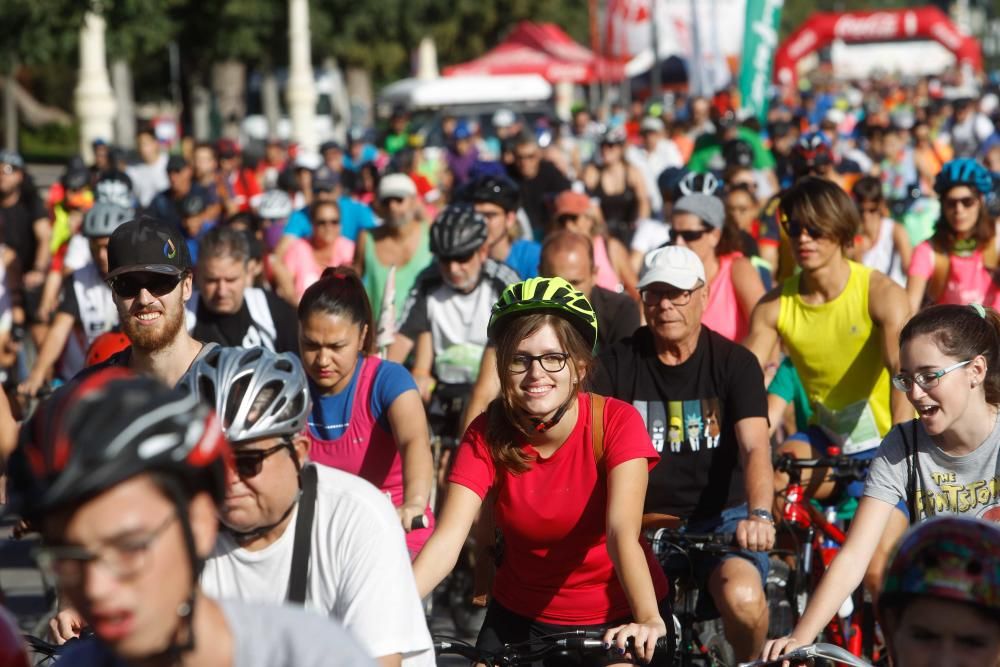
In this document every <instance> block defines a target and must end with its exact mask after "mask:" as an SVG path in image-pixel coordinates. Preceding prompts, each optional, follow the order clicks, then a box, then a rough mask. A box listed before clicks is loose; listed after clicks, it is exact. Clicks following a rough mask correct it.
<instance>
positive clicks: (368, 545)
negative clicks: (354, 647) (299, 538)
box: [201, 466, 434, 667]
mask: <svg viewBox="0 0 1000 667" xmlns="http://www.w3.org/2000/svg"><path fill="white" fill-rule="evenodd" d="M316 472H317V473H318V486H317V494H316V515H315V518H314V520H313V531H312V552H311V556H310V563H309V572H310V576H309V582H308V584H307V586H306V601H305V606H306V609H312V610H315V611H319V612H322V613H324V614H328V615H330V616H332V617H334V618H335V619H337V620H338V621H340V622H341V623H343V624H344V626H345V627H346V628H347V629H348V630H349V631H350V632H351V634H353V635H354V637H355V638H357V640H358V641H359V642H360V643H361V645H362V647H364V649H365V651H367V652H368V653H369V654H371V655H373V656H383V655H392V654H394V653H401V654H403V665H405V666H406V667H417V666H422V665H433V664H434V650H433V647H432V645H431V636H430V633H429V632H428V631H427V621H426V620H425V618H424V611H423V607H422V606H421V603H420V597H419V595H418V594H417V585H416V582H415V581H414V579H413V569H412V567H411V565H410V558H409V553H408V552H407V550H406V540H405V537H404V534H403V528H402V526H401V525H400V524H399V518H398V517H397V515H396V511H395V510H394V509H393V507H392V505H391V504H390V503H389V501H388V499H387V498H386V497H385V496H384V495H382V494H381V493H380V492H379V491H378V489H376V488H375V487H374V486H372V485H371V484H369V483H368V482H366V481H365V480H363V479H361V478H360V477H356V476H354V475H351V474H349V473H346V472H343V471H341V470H335V469H333V468H329V467H327V466H317V471H316ZM297 519H298V508H296V510H295V511H293V513H292V520H291V521H290V522H289V524H288V528H286V529H285V532H284V534H283V535H282V536H281V537H280V538H278V540H277V541H276V542H274V543H273V544H271V545H268V546H267V547H266V548H264V549H262V550H260V551H247V550H246V549H241V548H240V547H238V546H237V545H236V542H235V541H234V540H233V538H232V537H231V536H229V535H227V534H222V535H220V538H219V541H218V543H217V544H216V546H215V550H214V552H213V553H212V555H211V556H210V557H209V558H208V560H207V562H206V563H205V569H204V571H203V572H202V575H201V585H202V587H203V589H204V590H205V592H206V593H207V594H208V595H210V596H212V597H219V598H233V599H238V600H263V601H266V602H274V603H281V602H284V601H285V599H286V598H287V595H288V575H289V571H290V570H291V566H292V547H293V543H294V539H295V524H296V521H297Z"/></svg>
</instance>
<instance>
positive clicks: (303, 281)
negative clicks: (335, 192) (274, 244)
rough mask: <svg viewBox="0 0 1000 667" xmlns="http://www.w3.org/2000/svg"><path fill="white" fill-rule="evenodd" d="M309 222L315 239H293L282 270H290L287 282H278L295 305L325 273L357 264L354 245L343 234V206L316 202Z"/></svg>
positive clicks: (286, 296) (287, 273) (284, 293)
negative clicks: (341, 221) (341, 217)
mask: <svg viewBox="0 0 1000 667" xmlns="http://www.w3.org/2000/svg"><path fill="white" fill-rule="evenodd" d="M309 220H310V221H311V222H312V236H311V237H310V238H309V240H306V239H300V238H295V239H293V240H292V241H291V243H289V245H288V248H287V250H285V255H284V257H283V258H282V259H283V262H282V264H283V266H284V267H287V268H286V269H285V271H283V272H282V274H283V277H285V278H286V279H285V280H284V281H280V282H279V284H278V285H277V289H278V292H279V293H280V294H281V295H282V296H283V297H284V298H285V299H287V300H288V301H290V302H291V303H293V304H296V303H298V302H299V299H301V298H302V294H303V293H304V292H305V291H306V288H307V287H309V286H310V285H312V284H313V283H314V282H316V281H317V280H319V277H320V274H322V273H323V270H324V269H326V268H329V267H335V266H351V264H352V263H353V261H354V241H352V240H350V239H349V238H347V237H346V236H343V235H341V233H340V230H341V226H340V206H339V205H338V204H337V202H336V201H316V202H314V203H313V205H312V206H311V207H310V209H309ZM289 279H290V280H289Z"/></svg>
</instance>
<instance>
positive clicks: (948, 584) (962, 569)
mask: <svg viewBox="0 0 1000 667" xmlns="http://www.w3.org/2000/svg"><path fill="white" fill-rule="evenodd" d="M991 512H992V513H993V514H995V513H996V510H991ZM991 512H987V515H988V516H989V515H990V514H991ZM997 554H1000V526H997V525H996V524H994V523H988V522H986V521H983V520H981V519H973V518H969V517H958V516H948V517H940V518H935V519H930V520H928V521H924V522H923V523H921V524H919V525H918V526H916V527H914V528H913V529H911V530H910V531H909V532H908V533H907V534H906V535H905V536H903V539H902V540H900V542H899V546H898V547H897V548H896V552H895V555H894V556H893V557H892V560H891V561H890V562H889V566H888V568H887V569H886V574H885V581H884V583H883V584H882V594H881V595H880V596H879V599H878V602H879V606H880V607H882V608H883V609H885V608H889V607H892V606H894V605H895V604H897V603H898V602H900V601H902V600H903V599H905V598H907V597H909V596H914V595H920V596H928V597H936V598H944V599H946V600H953V601H955V602H965V603H968V604H972V605H976V606H977V607H980V608H983V609H987V610H990V611H992V612H994V613H997V612H1000V558H998V557H997Z"/></svg>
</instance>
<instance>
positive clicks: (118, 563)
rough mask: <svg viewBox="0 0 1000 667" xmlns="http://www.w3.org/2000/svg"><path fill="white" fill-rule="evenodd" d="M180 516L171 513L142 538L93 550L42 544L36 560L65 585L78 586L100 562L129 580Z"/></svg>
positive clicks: (122, 540)
mask: <svg viewBox="0 0 1000 667" xmlns="http://www.w3.org/2000/svg"><path fill="white" fill-rule="evenodd" d="M176 519H177V514H176V513H171V514H170V516H168V517H167V518H166V519H165V520H164V521H163V522H162V523H161V524H160V525H159V526H157V527H156V528H154V529H153V530H152V531H150V532H148V533H146V534H145V535H142V536H139V537H132V536H129V537H126V538H122V539H120V540H117V541H116V542H113V543H111V544H106V545H104V546H102V547H101V548H100V549H98V550H97V551H91V550H89V549H87V548H85V547H81V546H71V545H66V546H42V547H39V548H38V549H36V550H35V559H36V561H37V562H38V566H39V567H40V568H42V570H43V571H44V572H48V573H50V574H51V575H53V576H54V577H55V578H56V579H58V581H59V582H60V583H62V584H68V585H74V584H77V583H79V582H80V581H82V580H83V574H84V572H85V571H86V568H87V565H89V564H90V563H94V562H98V563H100V564H101V565H103V566H104V568H105V569H106V570H107V571H108V572H110V573H111V574H113V575H114V576H115V577H116V578H118V579H128V578H130V577H134V576H135V575H137V574H139V573H140V572H141V571H142V570H144V569H145V567H146V563H147V562H148V556H149V550H150V547H152V546H153V543H154V542H156V540H157V539H159V538H160V536H161V535H163V533H165V532H166V530H167V528H169V527H170V525H171V524H172V523H173V522H174V521H175V520H176Z"/></svg>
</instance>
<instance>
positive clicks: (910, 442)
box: [899, 419, 917, 526]
mask: <svg viewBox="0 0 1000 667" xmlns="http://www.w3.org/2000/svg"><path fill="white" fill-rule="evenodd" d="M899 433H900V435H902V436H903V447H904V450H905V455H906V509H907V511H908V512H909V513H910V525H911V526H912V525H913V524H915V523H917V420H916V419H914V420H911V421H910V437H909V438H907V437H906V425H905V424H900V425H899Z"/></svg>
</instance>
